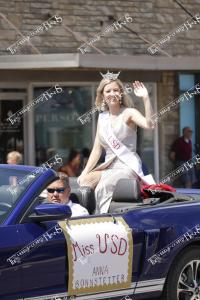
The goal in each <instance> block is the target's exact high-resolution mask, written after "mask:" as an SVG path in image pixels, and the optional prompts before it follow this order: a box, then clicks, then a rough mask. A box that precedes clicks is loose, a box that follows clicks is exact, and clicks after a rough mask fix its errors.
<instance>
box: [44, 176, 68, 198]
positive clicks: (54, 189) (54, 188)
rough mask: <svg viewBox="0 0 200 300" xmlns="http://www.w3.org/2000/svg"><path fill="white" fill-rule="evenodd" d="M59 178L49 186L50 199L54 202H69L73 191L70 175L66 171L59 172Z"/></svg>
mask: <svg viewBox="0 0 200 300" xmlns="http://www.w3.org/2000/svg"><path fill="white" fill-rule="evenodd" d="M58 177H59V179H58V180H56V181H54V182H52V183H51V184H50V185H49V186H48V188H47V198H48V201H50V202H53V203H61V204H67V203H68V201H69V195H70V192H71V189H70V186H69V177H68V176H67V175H65V174H64V173H61V172H60V173H58Z"/></svg>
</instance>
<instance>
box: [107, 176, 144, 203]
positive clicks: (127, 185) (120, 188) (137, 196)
mask: <svg viewBox="0 0 200 300" xmlns="http://www.w3.org/2000/svg"><path fill="white" fill-rule="evenodd" d="M112 201H115V202H140V201H142V200H141V193H140V184H139V181H138V180H137V179H135V178H134V179H120V180H119V181H118V182H117V185H116V187H115V189H114V193H113V197H112Z"/></svg>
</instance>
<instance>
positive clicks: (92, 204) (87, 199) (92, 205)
mask: <svg viewBox="0 0 200 300" xmlns="http://www.w3.org/2000/svg"><path fill="white" fill-rule="evenodd" d="M70 200H72V202H75V203H79V204H80V205H82V206H83V207H85V208H86V209H87V210H88V212H89V214H94V212H95V209H96V201H95V194H94V190H93V189H91V188H90V187H88V186H83V187H79V188H73V187H72V188H71V194H70Z"/></svg>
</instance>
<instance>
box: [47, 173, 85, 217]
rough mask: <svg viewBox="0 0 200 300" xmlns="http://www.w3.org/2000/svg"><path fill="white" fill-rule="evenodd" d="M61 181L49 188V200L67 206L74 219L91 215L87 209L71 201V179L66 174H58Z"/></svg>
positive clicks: (53, 183) (55, 182)
mask: <svg viewBox="0 0 200 300" xmlns="http://www.w3.org/2000/svg"><path fill="white" fill-rule="evenodd" d="M58 177H59V179H58V180H56V181H54V182H52V183H51V184H50V185H49V186H48V187H47V199H48V201H49V202H51V203H61V204H67V205H69V207H70V208H71V211H72V217H77V216H85V215H89V213H88V211H87V209H86V208H85V207H83V206H81V205H80V204H77V203H73V202H72V201H71V200H70V199H69V196H70V192H71V188H70V185H69V177H68V176H67V175H66V174H63V173H58Z"/></svg>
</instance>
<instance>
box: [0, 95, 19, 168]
mask: <svg viewBox="0 0 200 300" xmlns="http://www.w3.org/2000/svg"><path fill="white" fill-rule="evenodd" d="M20 97H21V96H20ZM20 97H19V95H16V94H14V93H13V95H11V93H9V95H5V93H2V94H1V93H0V163H6V156H7V154H8V153H9V152H11V151H19V152H20V153H21V154H22V155H24V130H23V124H24V120H23V118H21V120H20V121H19V122H16V123H14V124H12V123H11V122H9V121H8V120H7V118H9V117H10V116H11V115H12V114H14V113H16V112H17V111H18V110H20V109H21V108H22V107H23V103H24V99H23V97H21V99H19V98H20Z"/></svg>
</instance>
